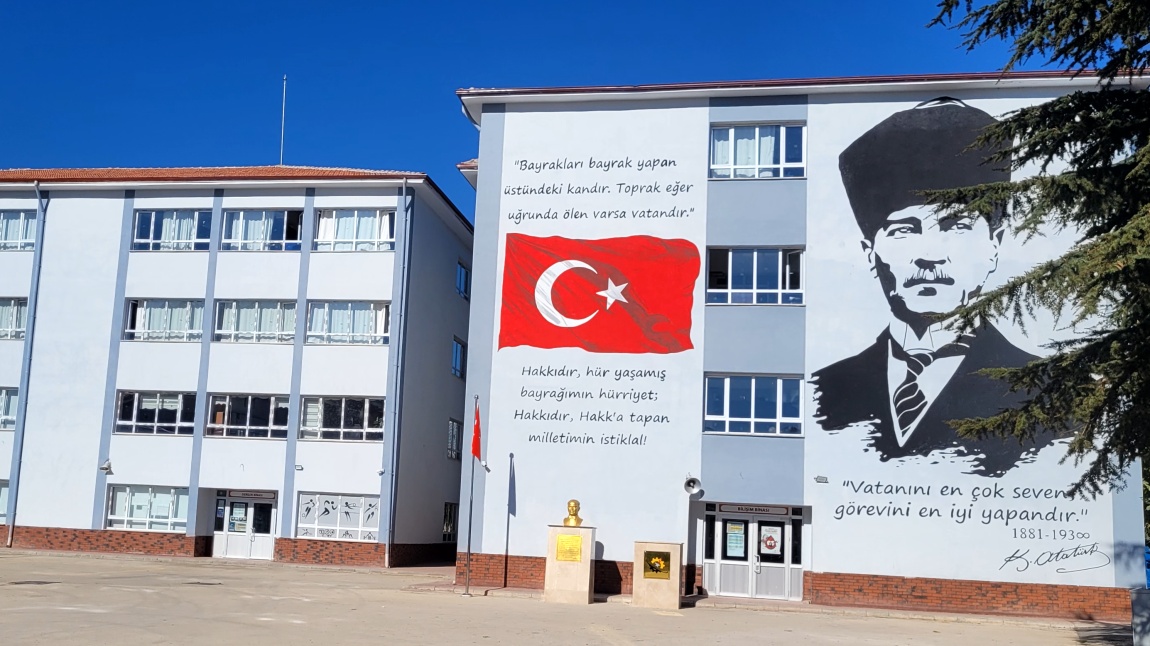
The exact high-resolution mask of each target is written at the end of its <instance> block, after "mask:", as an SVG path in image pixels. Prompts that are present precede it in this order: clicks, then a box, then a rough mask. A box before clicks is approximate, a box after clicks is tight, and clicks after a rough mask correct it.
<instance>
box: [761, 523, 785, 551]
mask: <svg viewBox="0 0 1150 646" xmlns="http://www.w3.org/2000/svg"><path fill="white" fill-rule="evenodd" d="M782 553H783V528H782V527H779V526H777V525H759V554H761V555H763V556H779V555H780V554H782Z"/></svg>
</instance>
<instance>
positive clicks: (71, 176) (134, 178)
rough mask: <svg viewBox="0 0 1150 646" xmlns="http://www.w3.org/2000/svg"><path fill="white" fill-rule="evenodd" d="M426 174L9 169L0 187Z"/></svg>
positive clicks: (307, 169) (0, 175)
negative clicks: (12, 184) (32, 183)
mask: <svg viewBox="0 0 1150 646" xmlns="http://www.w3.org/2000/svg"><path fill="white" fill-rule="evenodd" d="M425 178H427V174H426V173H417V172H409V171H392V170H369V169H360V168H328V167H321V166H205V167H177V168H9V169H0V184H5V183H15V182H35V181H38V182H196V181H244V180H285V179H289V180H290V179H316V180H339V179H415V180H421V179H425Z"/></svg>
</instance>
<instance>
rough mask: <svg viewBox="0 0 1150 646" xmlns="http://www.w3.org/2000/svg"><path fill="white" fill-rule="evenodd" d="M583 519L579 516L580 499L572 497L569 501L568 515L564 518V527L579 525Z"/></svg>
mask: <svg viewBox="0 0 1150 646" xmlns="http://www.w3.org/2000/svg"><path fill="white" fill-rule="evenodd" d="M582 524H583V519H582V518H580V517H579V501H578V500H575V499H574V498H572V499H571V500H568V501H567V517H566V518H564V519H563V526H564V527H579V526H580V525H582Z"/></svg>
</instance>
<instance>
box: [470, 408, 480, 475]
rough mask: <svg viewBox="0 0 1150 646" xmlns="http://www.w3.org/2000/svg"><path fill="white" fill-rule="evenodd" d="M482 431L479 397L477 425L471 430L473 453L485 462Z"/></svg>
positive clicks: (476, 409)
mask: <svg viewBox="0 0 1150 646" xmlns="http://www.w3.org/2000/svg"><path fill="white" fill-rule="evenodd" d="M479 440H480V431H479V398H478V397H476V398H475V427H474V428H473V429H472V431H471V455H474V456H475V459H476V460H479V461H480V462H483V457H482V455H481V453H482V449H481V448H480V447H481V444H480V441H479Z"/></svg>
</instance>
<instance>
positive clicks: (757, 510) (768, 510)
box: [719, 505, 791, 516]
mask: <svg viewBox="0 0 1150 646" xmlns="http://www.w3.org/2000/svg"><path fill="white" fill-rule="evenodd" d="M719 511H726V512H734V513H737V514H764V515H767V516H789V515H790V513H791V510H790V508H789V507H764V506H762V505H719Z"/></svg>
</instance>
